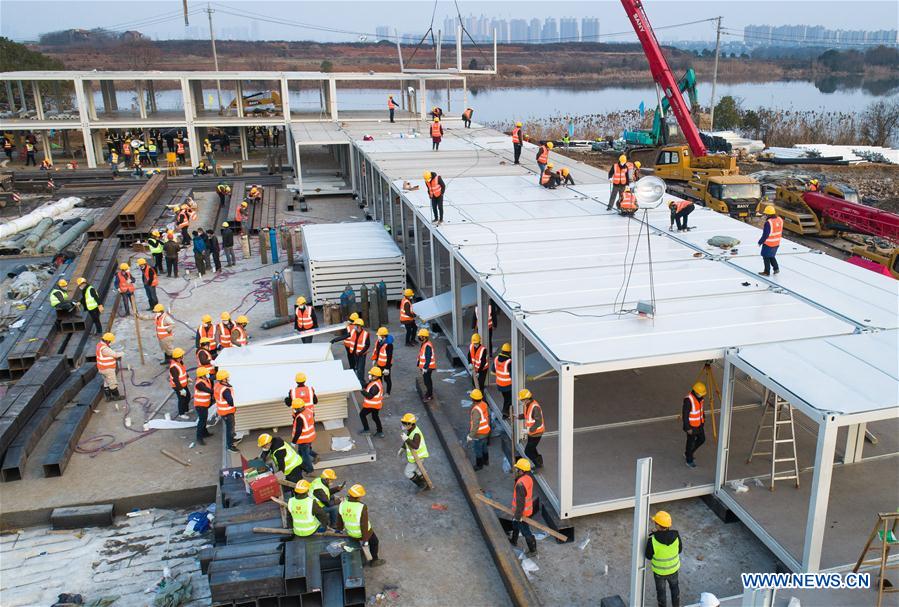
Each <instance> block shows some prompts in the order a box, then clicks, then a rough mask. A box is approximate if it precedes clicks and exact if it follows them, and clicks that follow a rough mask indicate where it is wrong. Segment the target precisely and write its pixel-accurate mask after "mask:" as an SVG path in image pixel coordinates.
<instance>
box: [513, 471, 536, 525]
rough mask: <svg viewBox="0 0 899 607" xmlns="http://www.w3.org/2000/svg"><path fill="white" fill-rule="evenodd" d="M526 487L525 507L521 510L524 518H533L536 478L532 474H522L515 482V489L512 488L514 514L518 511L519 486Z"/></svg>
mask: <svg viewBox="0 0 899 607" xmlns="http://www.w3.org/2000/svg"><path fill="white" fill-rule="evenodd" d="M519 484H521V485H523V486H524V506H523V507H522V509H521V514H522V516H531V515H532V514H534V477H533V476H531V475H530V474H522V475H521V476H519V477H518V479H517V480H516V481H515V487H513V488H512V512H516V511H517V510H518V491H516V489H518V485H519Z"/></svg>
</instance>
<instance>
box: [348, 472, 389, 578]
mask: <svg viewBox="0 0 899 607" xmlns="http://www.w3.org/2000/svg"><path fill="white" fill-rule="evenodd" d="M363 497H365V487H363V486H362V485H359V484H356V485H353V486H352V487H350V489H349V491H347V498H346V499H345V500H343V501H342V502H340V507H339V508H338V509H337V512H338V514H339V515H340V517H339V518H338V519H337V528H338V529H341V530H343V531H345V532H346V534H347V535H348V536H350V537H352V538H356V539H357V540H361V543H362V550H363V552H368V553H369V554H371V561H369V563H368V564H369V565H370V566H372V567H378V566H380V565H383V564H384V563H385V561H384V560H383V559H380V558H378V546H379V545H380V542H379V541H378V536H377V535H376V534H375V532H374V530H373V529H372V527H371V521H370V520H369V518H368V506H366V505H365V504H363V503H362V502H361V501H360V500H361V499H362V498H363Z"/></svg>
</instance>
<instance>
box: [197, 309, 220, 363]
mask: <svg viewBox="0 0 899 607" xmlns="http://www.w3.org/2000/svg"><path fill="white" fill-rule="evenodd" d="M202 320H203V322H202V324H201V325H200V326H199V327H197V333H196V336H195V337H194V347H195V348H199V347H200V340H202V339H203V338H204V337H208V338H209V342H210V343H209V351H210V352H212V354H213V357H214V356H215V353H216V351H217V350H218V342H217V341H216V339H217V338H218V327H217V326H216V325H214V324H212V316H210V315H209V314H204V315H203V319H202Z"/></svg>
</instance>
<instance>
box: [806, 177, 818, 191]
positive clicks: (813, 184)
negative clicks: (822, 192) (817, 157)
mask: <svg viewBox="0 0 899 607" xmlns="http://www.w3.org/2000/svg"><path fill="white" fill-rule="evenodd" d="M819 189H820V188H819V187H818V180H817V179H812V180H811V181H809V182H808V191H809V192H817V191H818V190H819Z"/></svg>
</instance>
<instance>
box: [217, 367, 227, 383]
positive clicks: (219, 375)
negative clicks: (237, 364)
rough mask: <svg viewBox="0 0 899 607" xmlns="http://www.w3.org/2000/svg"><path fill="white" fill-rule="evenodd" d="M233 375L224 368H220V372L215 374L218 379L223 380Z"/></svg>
mask: <svg viewBox="0 0 899 607" xmlns="http://www.w3.org/2000/svg"><path fill="white" fill-rule="evenodd" d="M229 377H231V374H230V373H228V372H227V371H225V370H224V369H219V372H218V373H216V374H215V379H216V381H223V380H226V379H228V378H229Z"/></svg>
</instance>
